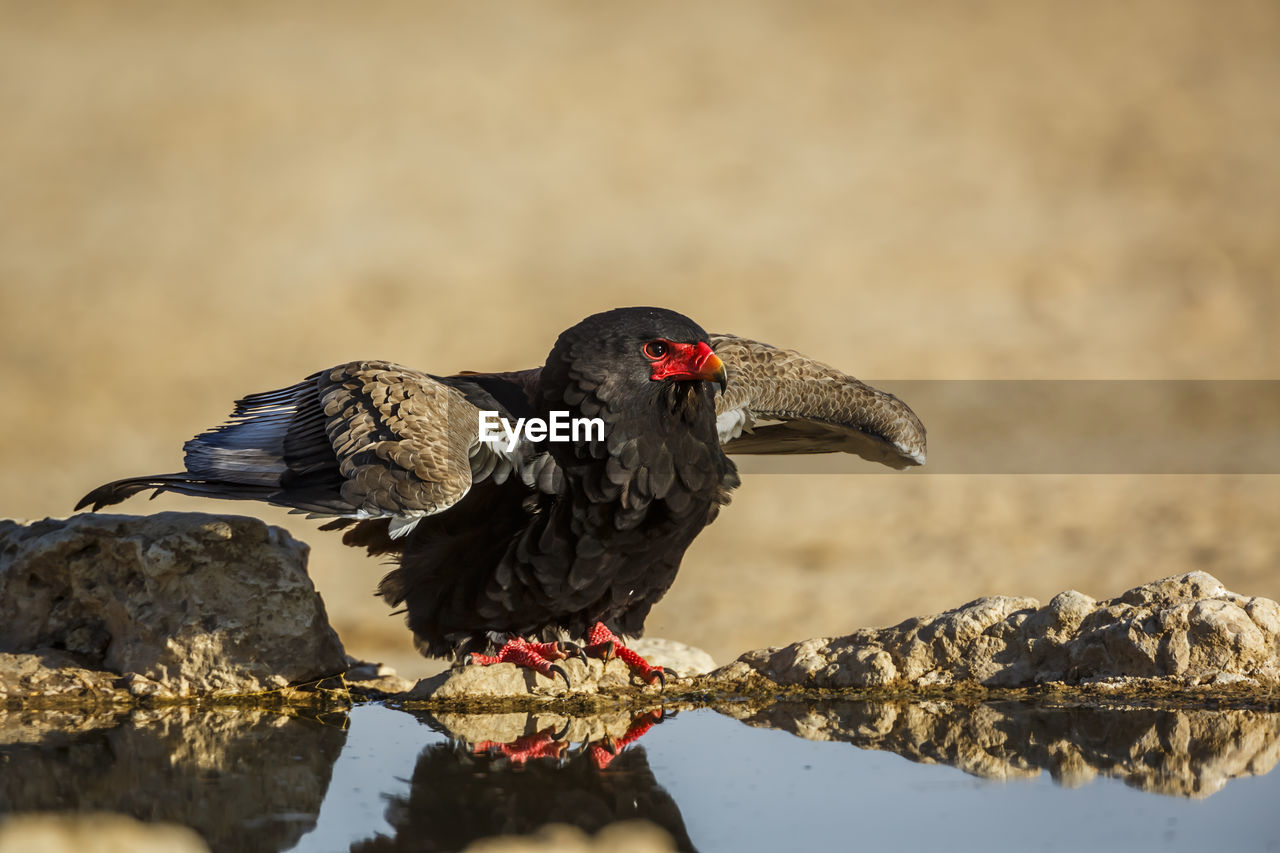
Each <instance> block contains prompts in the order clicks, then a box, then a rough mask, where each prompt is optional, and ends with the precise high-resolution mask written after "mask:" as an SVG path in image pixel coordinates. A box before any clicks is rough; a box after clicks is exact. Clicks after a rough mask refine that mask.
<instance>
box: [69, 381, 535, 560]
mask: <svg viewBox="0 0 1280 853" xmlns="http://www.w3.org/2000/svg"><path fill="white" fill-rule="evenodd" d="M481 381H483V382H484V384H485V385H487V386H488V388H489V390H486V389H485V388H483V387H481V384H480V383H481ZM525 395H526V391H525V388H524V387H523V386H522V385H520V384H519V383H513V382H512V381H511V380H510V379H508V378H506V377H504V376H501V375H490V376H481V375H473V376H457V377H435V376H431V375H430V374H426V373H422V372H420V371H416V370H411V369H409V368H406V367H401V366H400V365H396V364H392V363H390V362H383V361H364V362H352V363H350V364H344V365H340V366H338V367H334V368H330V369H329V370H323V371H320V372H319V373H315V374H312V375H311V376H309V377H307V378H306V379H304V380H303V381H302V382H299V383H298V384H296V385H291V386H289V387H288V388H282V389H279V390H277V391H268V392H265V393H261V394H253V395H250V396H248V397H245V398H244V399H243V400H239V401H237V402H236V407H235V411H234V412H233V413H232V415H231V418H230V420H229V421H228V422H227V423H226V424H223V425H222V426H219V427H216V428H215V429H212V430H209V431H208V432H205V433H202V434H200V435H198V436H196V437H195V438H193V439H191V440H190V441H188V442H187V443H186V445H185V446H184V450H185V451H186V459H185V462H186V469H187V470H186V471H184V472H182V473H179V474H164V475H159V476H154V477H138V478H131V479H126V480H118V481H116V482H114V483H108V484H106V485H104V486H101V487H99V488H97V489H95V490H94V491H92V492H90V493H89V494H88V495H86V496H85V498H84V499H83V500H81V501H80V503H79V504H78V505H77V507H76V508H77V509H80V508H81V507H83V506H85V505H89V504H92V506H93V508H94V509H98V508H99V507H101V506H105V505H108V504H114V503H118V502H119V501H121V500H124V499H125V498H127V497H129V496H130V495H133V494H136V493H137V492H140V491H145V490H146V489H154V490H156V491H157V492H160V491H173V492H181V493H184V494H193V495H199V496H204V497H215V498H231V499H250V500H262V501H267V502H269V503H274V504H278V505H281V506H286V507H290V508H292V509H295V510H298V511H302V512H307V513H311V514H314V515H321V516H337V517H341V518H349V519H351V518H390V519H391V532H392V535H393V536H394V535H396V534H397V533H403V532H406V531H407V530H408V529H409V528H410V527H412V525H413V523H415V522H416V521H417V520H418V519H419V518H421V517H423V516H426V515H431V514H434V513H437V512H441V511H443V510H445V509H448V508H449V507H451V506H453V505H454V504H455V503H457V502H458V501H459V500H461V499H462V497H463V496H464V495H466V494H467V492H468V491H469V490H470V489H471V486H472V484H473V483H475V482H478V481H479V480H482V479H493V480H494V481H496V482H503V481H504V480H506V479H507V478H508V477H509V476H510V475H511V474H512V472H513V471H517V470H519V471H521V472H522V473H524V472H523V468H524V464H525V463H526V462H532V457H533V455H534V454H533V453H532V451H531V449H530V448H529V447H528V446H527V445H526V444H524V443H520V444H517V445H516V446H515V447H514V448H512V449H511V450H510V451H507V450H506V448H505V446H503V445H500V444H494V443H489V442H481V441H480V440H479V430H478V416H479V413H480V408H479V407H478V406H477V405H476V404H474V403H473V402H472V400H471V399H469V397H473V398H475V399H476V400H477V401H478V402H480V403H481V404H482V405H486V406H488V407H490V408H492V409H494V410H496V411H498V412H499V413H500V414H502V416H504V417H507V416H509V415H510V409H509V408H508V406H512V407H517V408H518V407H519V405H520V400H521V399H522V398H524V397H525ZM499 398H503V399H505V400H506V401H507V402H506V403H503V402H501V401H500V400H499ZM525 405H527V403H526V404H525ZM530 467H531V468H536V467H537V466H536V465H531V466H530ZM528 476H530V477H532V476H533V475H532V474H530V475H528Z"/></svg>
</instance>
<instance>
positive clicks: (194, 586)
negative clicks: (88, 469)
mask: <svg viewBox="0 0 1280 853" xmlns="http://www.w3.org/2000/svg"><path fill="white" fill-rule="evenodd" d="M308 551H309V549H308V548H307V546H306V545H305V544H304V543H302V542H299V541H298V540H296V539H294V538H293V537H292V536H290V535H289V534H288V533H286V532H285V531H284V530H281V529H280V528H278V527H271V526H268V525H266V524H264V523H263V522H261V521H258V520H257V519H253V518H244V517H240V516H214V515H205V514H201V513H172V512H166V513H159V514H157V515H152V516H120V515H78V516H75V517H73V518H70V519H66V520H56V519H47V520H45V521H40V522H35V523H23V522H14V521H0V701H3V700H5V699H11V700H12V699H19V700H22V699H29V698H31V697H36V696H38V697H44V698H46V699H58V698H61V699H65V700H67V701H76V702H91V701H126V702H127V701H129V699H130V697H132V698H141V697H148V696H150V697H155V698H159V699H184V698H189V697H218V696H236V695H244V694H252V693H259V692H262V691H267V690H275V689H278V688H282V687H285V686H287V685H290V684H298V683H304V682H309V681H315V680H318V679H321V678H324V677H326V676H332V675H336V674H341V673H342V672H343V671H344V670H346V669H347V665H348V664H347V658H346V655H345V654H344V653H343V649H342V643H341V642H340V641H339V640H338V635H337V634H336V633H335V632H334V630H333V628H331V627H330V625H329V620H328V617H327V616H326V615H325V610H324V603H323V602H322V601H321V600H320V596H319V595H318V594H317V593H316V590H315V587H314V586H313V585H312V583H311V578H310V577H309V576H308V575H307V555H308Z"/></svg>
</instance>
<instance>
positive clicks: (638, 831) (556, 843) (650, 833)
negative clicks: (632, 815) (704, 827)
mask: <svg viewBox="0 0 1280 853" xmlns="http://www.w3.org/2000/svg"><path fill="white" fill-rule="evenodd" d="M466 849H467V853H669V851H674V850H675V849H676V847H675V845H674V843H673V842H672V840H671V836H670V835H668V834H667V833H666V832H664V831H663V830H662V828H661V827H658V826H655V825H654V824H652V823H649V822H648V821H643V820H627V821H619V822H618V823H611V824H609V825H608V826H606V827H604V828H603V829H601V830H600V831H599V832H598V833H596V834H595V835H594V836H591V835H587V833H585V832H583V831H582V830H581V829H579V828H578V827H576V826H569V825H568V824H564V823H552V824H547V825H546V826H544V827H542V828H541V829H539V830H538V831H537V832H535V833H534V834H532V835H518V836H517V835H500V836H497V837H496V838H485V839H482V840H480V841H476V842H475V843H473V844H471V845H469V846H468V847H467V848H466Z"/></svg>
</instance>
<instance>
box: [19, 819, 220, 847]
mask: <svg viewBox="0 0 1280 853" xmlns="http://www.w3.org/2000/svg"><path fill="white" fill-rule="evenodd" d="M208 849H209V845H207V844H205V843H204V841H203V840H202V839H201V838H200V836H199V835H196V834H195V833H194V832H192V831H191V830H190V829H187V828H186V827H185V826H174V825H173V824H166V823H150V822H148V823H143V822H142V821H140V820H134V819H133V818H131V817H128V816H126V815H122V814H109V813H89V814H66V813H51V814H19V815H13V816H11V817H7V818H5V820H4V821H3V822H0V853H30V851H32V850H39V851H42V853H82V851H85V850H93V851H97V853H200V851H208Z"/></svg>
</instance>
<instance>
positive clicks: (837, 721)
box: [717, 700, 1280, 798]
mask: <svg viewBox="0 0 1280 853" xmlns="http://www.w3.org/2000/svg"><path fill="white" fill-rule="evenodd" d="M717 710H718V711H720V712H721V713H722V714H726V715H728V716H732V717H735V718H736V719H739V720H741V721H742V722H744V723H747V724H748V725H753V726H760V727H763V728H773V729H781V730H783V731H788V732H791V733H792V734H795V735H798V736H800V737H803V738H806V739H808V740H829V741H844V742H846V743H851V744H853V745H854V746H857V747H859V748H861V749H880V750H885V751H888V752H895V753H897V754H899V755H901V756H903V757H905V758H909V759H910V760H912V761H919V762H925V763H929V764H947V765H950V766H953V767H958V768H959V769H961V770H963V771H965V772H966V773H971V774H973V775H975V776H981V777H983V778H987V779H1001V780H1008V779H1018V778H1030V777H1035V776H1037V775H1039V774H1040V773H1041V772H1042V771H1048V772H1049V773H1050V775H1052V777H1053V779H1054V780H1055V781H1056V782H1058V783H1059V784H1061V785H1066V786H1069V787H1075V786H1078V785H1083V784H1085V783H1087V782H1090V781H1092V780H1093V778H1094V777H1095V776H1109V777H1112V778H1117V779H1121V780H1123V781H1124V783H1125V784H1127V785H1130V786H1132V787H1135V788H1140V789H1142V790H1144V791H1151V792H1152V793H1158V794H1166V795H1170V796H1180V797H1197V798H1198V797H1207V796H1209V795H1210V794H1213V793H1215V792H1216V791H1219V790H1221V789H1222V787H1223V786H1225V785H1226V784H1227V782H1229V781H1230V780H1232V779H1235V778H1237V777H1242V776H1261V775H1262V774H1264V773H1268V772H1270V771H1271V770H1272V769H1273V768H1274V767H1275V766H1276V763H1277V762H1278V761H1280V714H1277V713H1274V712H1260V711H1245V710H1208V709H1203V708H1201V709H1187V710H1182V709H1160V708H1132V707H1128V708H1124V709H1117V708H1103V707H1081V706H1066V707H1041V706H1032V705H1026V704H1022V703H1018V702H999V703H983V704H979V703H973V704H969V703H958V702H947V701H938V700H930V701H927V702H825V703H818V704H807V703H799V702H779V703H775V704H772V705H768V706H766V707H764V708H758V709H756V708H749V707H746V706H744V705H742V704H734V703H725V704H724V705H721V706H718V707H717Z"/></svg>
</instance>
